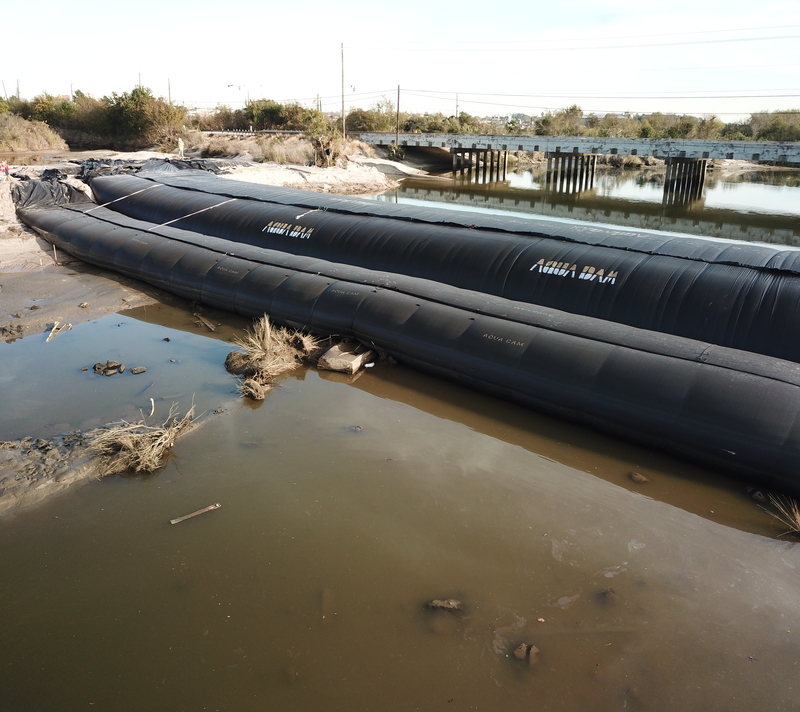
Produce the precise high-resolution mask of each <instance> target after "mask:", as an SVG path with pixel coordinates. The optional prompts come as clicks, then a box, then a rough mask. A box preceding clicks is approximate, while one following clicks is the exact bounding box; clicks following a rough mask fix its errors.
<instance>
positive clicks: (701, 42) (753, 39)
mask: <svg viewBox="0 0 800 712" xmlns="http://www.w3.org/2000/svg"><path fill="white" fill-rule="evenodd" d="M796 39H800V35H775V36H770V37H729V38H725V39H718V40H685V41H682V42H646V43H640V44H621V45H602V44H601V45H586V46H583V47H575V46H563V44H562V45H558V46H552V47H542V46H541V42H542V41H536V44H537V45H539V46H536V47H509V44H511V43H505V42H504V43H503V44H502V45H499V46H498V47H490V48H484V49H478V48H472V49H462V48H459V47H427V46H426V47H422V48H420V49H416V50H414V51H415V52H427V53H436V54H439V53H442V52H445V53H448V54H455V53H461V54H463V53H501V52H502V53H508V52H575V51H581V50H590V49H591V50H606V49H641V48H648V49H649V48H651V47H686V46H689V45H714V44H730V43H738V42H766V41H775V40H796ZM548 41H550V42H553V41H555V40H548ZM568 41H572V42H574V41H575V40H562V42H568ZM364 49H371V50H375V49H380V50H381V51H382V52H392V51H394V52H406V51H409V49H408V48H403V47H386V46H384V47H380V48H377V47H373V48H367V47H364Z"/></svg>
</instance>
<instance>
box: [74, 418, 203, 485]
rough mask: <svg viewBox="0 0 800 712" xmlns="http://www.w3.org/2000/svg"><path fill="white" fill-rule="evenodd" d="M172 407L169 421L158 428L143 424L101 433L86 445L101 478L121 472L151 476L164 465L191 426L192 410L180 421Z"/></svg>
mask: <svg viewBox="0 0 800 712" xmlns="http://www.w3.org/2000/svg"><path fill="white" fill-rule="evenodd" d="M176 411H177V407H176V406H174V405H173V406H172V408H170V411H169V417H168V418H167V419H166V421H164V423H163V424H162V425H160V426H151V425H147V424H146V423H145V421H144V420H140V421H137V422H135V423H125V422H123V423H122V424H121V425H115V426H112V427H110V428H107V429H104V430H103V431H101V432H100V434H99V435H97V436H96V437H94V438H93V439H92V441H91V442H90V443H89V452H90V453H92V454H93V455H96V456H97V458H98V462H97V468H98V471H99V474H100V477H106V476H107V475H115V474H118V473H120V472H128V471H130V472H153V471H154V470H157V469H158V468H159V467H161V466H162V465H163V464H164V458H165V457H166V455H167V453H168V452H169V451H170V450H171V449H172V446H173V445H174V444H175V440H176V439H177V437H178V435H180V434H181V433H182V432H184V431H186V430H188V429H189V428H191V426H192V424H193V422H194V406H192V408H190V409H189V412H188V413H186V415H184V416H183V417H182V418H180V419H179V418H178V417H177V416H176Z"/></svg>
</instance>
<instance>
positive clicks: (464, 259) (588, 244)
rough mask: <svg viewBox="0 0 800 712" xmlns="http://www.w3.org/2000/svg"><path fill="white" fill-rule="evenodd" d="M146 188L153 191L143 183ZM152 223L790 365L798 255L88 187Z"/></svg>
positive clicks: (211, 188) (134, 184)
mask: <svg viewBox="0 0 800 712" xmlns="http://www.w3.org/2000/svg"><path fill="white" fill-rule="evenodd" d="M154 180H157V182H154ZM92 189H93V190H94V192H95V195H96V196H97V199H98V202H100V203H105V204H108V207H109V208H111V209H113V210H115V211H118V212H122V213H123V214H125V215H128V216H130V217H135V218H138V219H140V220H144V221H147V222H150V223H157V224H168V225H172V226H174V227H180V228H182V229H184V230H190V231H197V232H201V233H203V234H206V235H214V236H216V237H223V238H226V239H229V240H234V241H236V242H243V243H247V244H250V245H255V246H259V247H267V248H271V249H276V250H281V251H284V252H290V253H292V254H296V255H304V256H307V257H319V258H321V259H325V260H329V261H333V262H342V263H346V264H352V265H357V266H360V267H367V268H369V269H376V270H385V271H391V272H394V273H398V274H405V275H410V276H415V277H421V278H423V279H429V280H433V281H436V282H441V283H444V284H450V285H452V286H454V287H461V288H463V289H471V290H475V291H478V292H483V293H486V294H493V295H495V296H499V297H504V298H506V299H511V300H514V301H522V302H529V303H532V304H540V305H542V306H547V307H553V308H555V309H559V310H563V311H568V312H570V313H573V314H580V315H584V316H592V317H596V318H598V319H604V320H608V321H614V322H618V323H621V324H628V325H629V326H636V327H639V328H642V329H650V330H654V331H662V332H664V333H668V334H675V335H676V336H685V337H687V338H691V339H700V340H703V341H709V342H711V343H714V344H719V345H720V346H730V347H731V348H736V349H744V350H746V351H753V352H756V353H763V354H765V355H768V356H777V357H779V358H784V359H789V360H791V361H798V362H800V250H796V249H791V248H786V249H775V248H773V247H769V246H765V245H756V244H750V243H733V242H728V241H722V240H708V239H702V238H692V237H684V236H672V235H664V234H662V233H654V232H646V231H638V232H632V231H623V230H619V229H614V228H605V227H601V226H597V225H586V224H584V225H572V224H567V223H557V222H553V221H544V220H527V219H514V218H509V217H508V216H491V215H489V216H482V215H479V214H473V213H462V212H455V211H450V210H444V209H440V208H439V209H437V208H427V207H426V208H423V207H409V206H404V205H391V204H385V203H378V202H377V201H365V200H358V199H353V198H344V197H341V196H328V195H319V194H316V193H305V192H302V191H296V190H291V189H285V188H273V187H267V186H258V185H251V184H245V183H238V182H233V181H226V180H225V181H223V180H219V179H217V178H216V177H214V176H208V175H202V174H201V175H185V174H180V173H179V174H172V175H171V176H166V177H165V176H158V177H157V179H153V180H146V179H143V178H140V177H136V176H112V177H108V178H97V179H95V180H94V181H92Z"/></svg>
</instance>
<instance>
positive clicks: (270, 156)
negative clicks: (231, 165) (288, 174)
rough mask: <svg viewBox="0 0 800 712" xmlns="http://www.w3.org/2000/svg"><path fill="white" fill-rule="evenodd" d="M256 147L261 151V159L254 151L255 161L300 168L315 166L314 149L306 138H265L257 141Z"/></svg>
mask: <svg viewBox="0 0 800 712" xmlns="http://www.w3.org/2000/svg"><path fill="white" fill-rule="evenodd" d="M256 145H257V146H258V148H259V149H260V150H261V158H260V159H259V158H257V157H256V152H255V151H252V152H251V153H252V154H253V159H254V160H261V161H262V162H264V163H266V162H268V161H272V162H273V163H279V164H284V163H289V164H293V165H298V166H308V165H313V164H314V149H313V147H312V145H311V142H310V141H309V140H308V138H307V137H306V136H289V137H288V138H286V137H284V136H263V137H261V138H259V139H257V141H256Z"/></svg>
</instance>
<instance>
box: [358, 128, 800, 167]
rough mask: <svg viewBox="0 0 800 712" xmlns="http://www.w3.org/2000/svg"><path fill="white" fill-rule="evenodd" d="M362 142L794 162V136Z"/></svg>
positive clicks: (389, 137)
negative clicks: (789, 138)
mask: <svg viewBox="0 0 800 712" xmlns="http://www.w3.org/2000/svg"><path fill="white" fill-rule="evenodd" d="M356 135H357V136H358V138H359V139H361V140H362V141H364V143H371V144H375V145H377V146H388V145H390V144H393V143H398V142H399V145H400V146H428V147H437V148H447V149H450V150H451V151H452V150H453V149H461V150H464V149H475V150H483V151H485V150H490V151H491V150H495V151H541V152H543V153H572V154H574V153H578V154H582V153H588V154H608V155H620V156H655V157H657V158H704V159H714V158H722V159H728V160H739V161H754V162H769V163H773V162H774V163H789V164H796V165H798V166H800V142H788V141H787V142H785V143H782V142H779V141H704V140H697V139H670V138H652V139H651V138H596V137H591V138H584V137H571V136H513V135H503V134H446V133H426V134H423V133H401V134H396V133H361V134H356Z"/></svg>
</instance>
